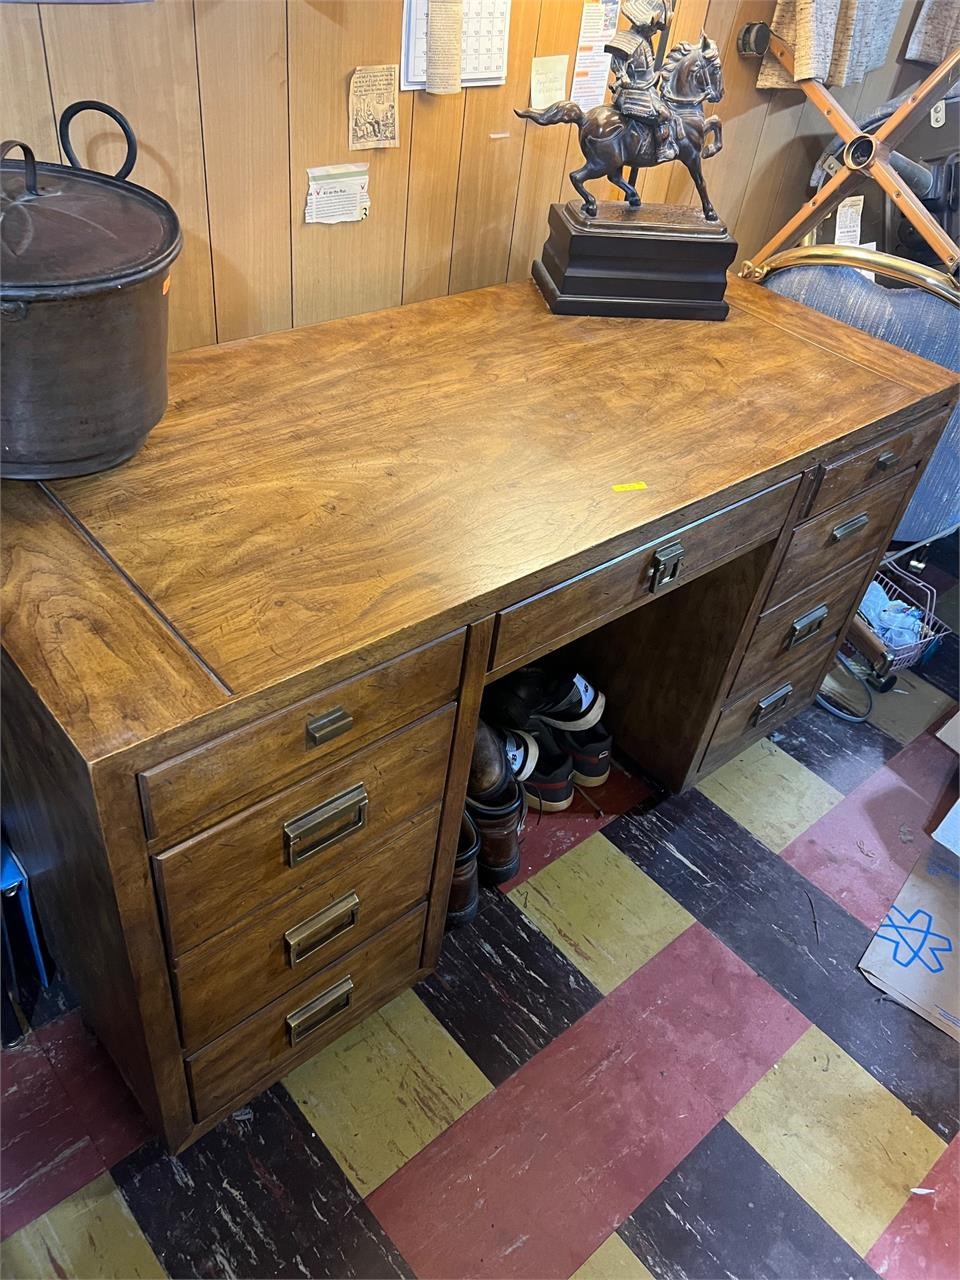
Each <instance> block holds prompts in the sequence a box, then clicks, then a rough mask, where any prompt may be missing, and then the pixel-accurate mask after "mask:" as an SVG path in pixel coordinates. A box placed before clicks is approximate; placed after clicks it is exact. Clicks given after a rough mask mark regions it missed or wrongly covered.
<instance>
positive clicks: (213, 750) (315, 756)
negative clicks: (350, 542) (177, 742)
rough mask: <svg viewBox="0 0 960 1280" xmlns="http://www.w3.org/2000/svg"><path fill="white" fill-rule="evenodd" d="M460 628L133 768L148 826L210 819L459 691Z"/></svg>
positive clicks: (154, 829)
mask: <svg viewBox="0 0 960 1280" xmlns="http://www.w3.org/2000/svg"><path fill="white" fill-rule="evenodd" d="M463 636H464V633H463V632H462V631H457V632H455V633H454V634H452V635H449V636H444V638H443V639H442V640H437V641H435V642H434V643H433V644H428V645H424V646H423V648H421V649H415V650H414V651H413V652H412V653H407V654H404V655H403V657H401V658H396V659H395V660H394V661H393V662H385V663H384V664H383V665H382V666H379V667H373V668H372V669H371V670H370V671H365V672H364V673H363V674H362V675H359V676H356V677H354V678H353V679H352V680H345V681H344V682H343V683H342V684H338V685H333V686H332V687H331V688H328V689H321V690H320V691H319V692H318V693H316V694H312V695H311V696H310V697H309V698H304V699H302V700H301V701H299V702H296V703H294V704H293V706H290V707H286V708H284V710H283V711H278V712H276V713H275V714H274V715H271V716H266V717H265V718H264V719H262V720H257V721H256V722H255V723H253V724H250V725H246V726H245V727H244V728H242V729H237V730H236V731H235V732H233V733H228V734H224V736H223V737H221V738H216V739H214V740H213V741H212V742H206V743H204V744H203V746H202V747H197V748H196V749H195V750H193V751H187V752H184V754H183V755H179V756H175V757H173V759H171V760H165V761H164V762H163V763H162V764H158V765H155V766H154V767H153V768H152V769H147V770H146V771H145V772H144V773H141V774H140V775H139V784H140V795H141V801H142V805H143V812H144V821H145V824H146V827H147V835H148V836H150V837H151V838H153V839H157V840H159V841H160V842H161V843H164V844H166V843H169V842H170V841H171V840H172V839H174V838H182V837H183V836H184V835H189V834H190V832H191V831H195V830H196V829H197V828H198V827H200V826H209V825H210V824H211V822H213V821H214V820H216V819H217V818H222V817H226V816H227V814H229V813H235V812H236V811H237V810H238V809H241V808H243V807H244V806H245V805H248V804H250V803H251V801H252V800H255V799H258V798H259V796H261V795H264V794H268V793H269V792H270V791H275V790H276V789H277V787H278V786H281V785H284V784H286V785H289V784H290V783H292V782H296V780H297V779H298V778H302V777H304V776H305V775H306V774H308V773H313V772H315V771H316V770H317V769H318V768H320V767H321V766H322V765H324V764H326V763H331V764H332V763H333V761H334V760H340V759H342V758H343V757H344V756H345V755H348V754H349V753H350V752H351V751H356V750H357V749H358V748H360V747H364V746H366V745H367V744H368V743H370V742H374V741H376V739H377V738H382V737H385V736H386V734H388V733H390V732H391V731H392V730H393V729H399V728H401V727H402V726H403V725H405V724H409V723H410V722H411V721H412V720H416V719H417V718H418V717H419V716H422V715H426V714H427V712H428V711H433V710H434V708H435V707H441V706H443V704H444V703H445V702H452V701H453V700H454V699H455V698H456V696H457V690H458V688H459V684H460V668H461V662H462V658H463Z"/></svg>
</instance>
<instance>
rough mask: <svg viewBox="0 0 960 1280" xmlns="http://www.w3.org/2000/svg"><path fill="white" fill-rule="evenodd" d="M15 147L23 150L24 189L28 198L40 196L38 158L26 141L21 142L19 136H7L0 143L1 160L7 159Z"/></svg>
mask: <svg viewBox="0 0 960 1280" xmlns="http://www.w3.org/2000/svg"><path fill="white" fill-rule="evenodd" d="M14 147H19V148H20V150H21V151H22V152H23V189H24V191H25V192H26V195H27V198H28V199H29V198H30V197H32V196H38V195H39V194H40V192H39V191H38V190H37V159H36V156H35V155H34V154H33V151H32V150H31V148H30V147H28V146H27V144H26V143H25V142H20V141H19V139H17V138H7V140H6V141H5V142H2V143H0V160H5V159H6V158H7V156H8V154H9V153H10V152H11V151H12V150H13V149H14Z"/></svg>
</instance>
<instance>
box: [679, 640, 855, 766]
mask: <svg viewBox="0 0 960 1280" xmlns="http://www.w3.org/2000/svg"><path fill="white" fill-rule="evenodd" d="M832 648H833V642H832V641H828V642H827V643H826V644H820V645H818V646H817V648H816V649H815V650H813V652H811V653H806V654H801V655H800V656H799V657H798V658H796V659H795V660H794V661H793V662H788V663H785V664H784V666H783V668H782V669H781V670H780V671H778V672H777V674H776V675H775V676H774V677H772V678H770V679H768V680H766V681H765V682H764V683H763V684H761V685H760V686H758V687H757V688H755V689H753V690H752V691H751V692H750V693H748V694H747V695H746V696H745V697H743V698H741V699H740V700H739V701H738V702H733V703H731V704H730V705H729V706H728V707H726V708H725V710H724V711H723V712H722V713H721V715H720V719H719V720H718V721H717V727H716V729H714V731H713V737H712V738H711V739H710V746H709V747H708V748H707V753H706V755H705V756H704V758H703V763H702V764H701V766H700V770H699V772H700V773H701V774H704V773H709V772H710V771H711V769H716V768H718V767H719V766H720V765H721V764H723V763H724V761H726V760H729V759H730V758H731V757H732V756H735V755H736V754H737V753H738V752H739V751H742V750H743V749H744V748H745V747H748V746H749V745H750V743H751V742H756V741H757V739H758V738H765V737H766V736H767V734H768V733H770V732H771V730H773V729H776V727H777V726H778V725H780V724H783V722H784V720H789V718H790V717H791V716H792V715H795V714H796V712H798V711H801V710H802V709H803V708H804V707H805V706H806V705H807V704H808V703H809V702H810V700H811V699H812V698H813V695H814V694H815V693H816V691H817V689H819V687H820V682H821V680H822V679H823V674H824V667H825V665H826V662H827V656H828V655H829V653H830V652H831V650H832Z"/></svg>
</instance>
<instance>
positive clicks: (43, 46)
mask: <svg viewBox="0 0 960 1280" xmlns="http://www.w3.org/2000/svg"><path fill="white" fill-rule="evenodd" d="M35 7H36V10H37V24H38V26H39V28H40V48H41V49H42V50H43V67H44V70H45V71H46V73H47V95H48V96H49V98H50V115H51V117H52V119H53V133H54V137H55V138H56V140H57V157H58V159H59V160H60V162H61V164H62V163H63V152H62V151H61V150H60V132H59V130H58V129H57V108H56V105H55V103H54V101H53V77H52V76H51V74H50V59H49V57H48V56H47V35H46V32H45V31H44V29H43V11H42V9H41V8H40V5H39V4H38V5H36V6H35Z"/></svg>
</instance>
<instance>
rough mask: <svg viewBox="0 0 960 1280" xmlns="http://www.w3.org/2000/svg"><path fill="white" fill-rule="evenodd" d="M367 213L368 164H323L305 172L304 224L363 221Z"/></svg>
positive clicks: (368, 190)
mask: <svg viewBox="0 0 960 1280" xmlns="http://www.w3.org/2000/svg"><path fill="white" fill-rule="evenodd" d="M369 212H370V166H369V165H368V164H322V165H317V166H316V168H313V169H308V170H307V207H306V209H305V210H304V220H305V221H306V222H362V221H363V219H364V218H366V216H367V215H368V214H369Z"/></svg>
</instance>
